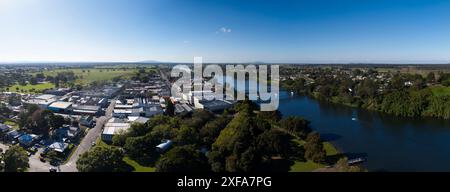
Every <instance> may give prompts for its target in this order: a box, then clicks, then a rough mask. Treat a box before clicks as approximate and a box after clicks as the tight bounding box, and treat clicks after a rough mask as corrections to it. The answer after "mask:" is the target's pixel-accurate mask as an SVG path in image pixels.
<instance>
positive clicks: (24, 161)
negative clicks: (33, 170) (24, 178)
mask: <svg viewBox="0 0 450 192" xmlns="http://www.w3.org/2000/svg"><path fill="white" fill-rule="evenodd" d="M1 159H2V160H3V162H4V171H5V172H24V171H26V170H27V168H29V167H30V166H29V164H28V156H27V152H26V151H25V150H24V149H23V148H22V147H19V146H17V145H14V146H11V147H10V148H9V149H8V150H6V151H5V153H4V154H3V157H2V158H1Z"/></svg>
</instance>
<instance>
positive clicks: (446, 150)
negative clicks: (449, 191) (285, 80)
mask: <svg viewBox="0 0 450 192" xmlns="http://www.w3.org/2000/svg"><path fill="white" fill-rule="evenodd" d="M279 110H280V111H281V112H282V114H283V116H290V115H295V116H302V117H304V118H306V119H308V120H309V121H311V126H312V128H313V129H314V130H315V131H317V132H319V133H320V134H321V135H322V136H323V138H324V139H325V140H328V141H330V142H331V143H333V144H334V145H335V146H336V147H337V148H338V149H339V150H340V151H342V152H344V153H346V154H348V156H349V157H350V158H352V157H361V156H364V157H366V158H367V162H365V163H364V164H363V166H364V167H366V168H367V169H368V170H369V171H450V163H449V162H450V121H449V120H441V119H424V118H418V119H412V118H399V117H395V116H391V115H386V114H381V113H378V112H373V111H368V110H364V109H357V108H351V107H347V106H343V105H337V104H330V103H324V102H319V101H317V100H315V99H312V98H309V97H307V96H292V95H291V94H289V93H287V92H283V91H282V92H280V107H279Z"/></svg>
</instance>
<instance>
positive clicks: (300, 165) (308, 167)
mask: <svg viewBox="0 0 450 192" xmlns="http://www.w3.org/2000/svg"><path fill="white" fill-rule="evenodd" d="M294 142H296V143H297V144H298V145H299V146H301V145H303V144H304V143H305V142H304V141H300V140H294ZM323 147H324V149H325V151H326V153H327V157H329V156H334V155H337V154H339V151H338V150H337V149H336V148H335V147H334V146H333V145H332V144H331V143H329V142H323ZM324 167H326V165H325V164H320V163H314V162H312V161H309V160H308V161H306V162H305V161H295V162H294V164H293V165H292V166H291V170H290V172H311V171H314V170H316V169H319V168H324Z"/></svg>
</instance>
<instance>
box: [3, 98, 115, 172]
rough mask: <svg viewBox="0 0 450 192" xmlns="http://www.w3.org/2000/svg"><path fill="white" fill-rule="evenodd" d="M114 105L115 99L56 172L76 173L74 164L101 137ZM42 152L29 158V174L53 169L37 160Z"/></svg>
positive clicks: (40, 150)
mask: <svg viewBox="0 0 450 192" xmlns="http://www.w3.org/2000/svg"><path fill="white" fill-rule="evenodd" d="M115 103H116V100H115V99H114V100H112V101H111V104H110V105H109V107H108V108H107V109H106V111H105V116H101V117H99V118H97V120H96V125H95V127H94V128H92V129H90V130H89V132H88V133H87V134H86V136H85V137H84V138H83V140H82V141H81V143H80V144H79V145H78V147H77V148H76V149H75V152H73V154H72V156H71V157H70V159H69V160H68V161H67V163H66V164H64V165H61V166H59V167H58V171H60V172H77V168H76V162H77V160H78V158H79V156H80V155H81V154H83V153H85V152H87V151H89V149H91V148H92V143H93V142H96V140H97V138H98V137H99V136H100V135H101V133H102V128H103V125H104V124H105V123H106V122H107V121H108V120H109V119H110V118H111V115H112V112H113V109H114V105H115ZM0 147H2V146H1V145H0ZM42 150H43V149H39V151H38V152H37V153H36V154H34V155H32V156H31V157H30V161H29V164H30V168H29V169H28V171H29V172H48V171H49V169H50V168H51V167H53V166H51V165H50V164H49V163H48V162H46V163H43V162H41V161H40V160H39V155H40V153H41V152H42Z"/></svg>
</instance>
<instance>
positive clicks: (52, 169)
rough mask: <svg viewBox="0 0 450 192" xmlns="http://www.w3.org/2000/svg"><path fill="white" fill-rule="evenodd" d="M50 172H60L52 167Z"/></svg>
mask: <svg viewBox="0 0 450 192" xmlns="http://www.w3.org/2000/svg"><path fill="white" fill-rule="evenodd" d="M49 171H50V172H58V169H56V168H54V167H50V169H49Z"/></svg>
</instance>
